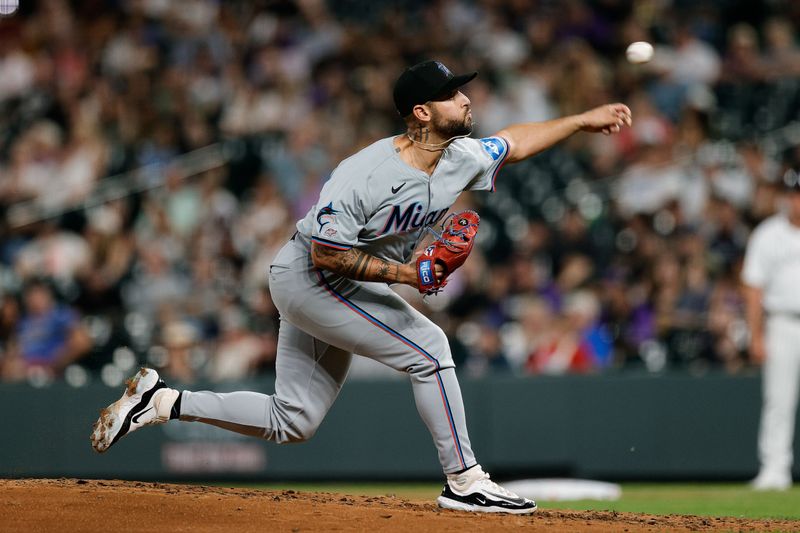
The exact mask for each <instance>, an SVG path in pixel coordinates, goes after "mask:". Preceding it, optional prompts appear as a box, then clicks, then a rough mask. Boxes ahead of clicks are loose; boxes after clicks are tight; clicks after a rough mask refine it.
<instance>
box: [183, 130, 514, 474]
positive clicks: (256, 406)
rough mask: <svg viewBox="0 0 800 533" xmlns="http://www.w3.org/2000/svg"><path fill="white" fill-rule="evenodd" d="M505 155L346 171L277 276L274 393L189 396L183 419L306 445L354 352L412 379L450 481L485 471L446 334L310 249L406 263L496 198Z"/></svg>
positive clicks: (469, 143)
mask: <svg viewBox="0 0 800 533" xmlns="http://www.w3.org/2000/svg"><path fill="white" fill-rule="evenodd" d="M507 155H508V145H507V143H506V141H505V140H503V139H501V138H498V137H490V138H486V139H480V140H475V139H459V140H456V141H455V142H453V143H452V144H451V145H450V146H448V147H447V149H446V150H445V151H444V153H443V155H442V158H441V159H440V161H439V163H438V165H437V167H436V169H435V170H434V172H433V174H432V175H431V176H428V175H427V174H425V173H424V172H422V171H419V170H417V169H415V168H412V167H410V166H408V165H407V164H405V163H404V162H403V161H402V159H400V156H399V154H398V153H397V152H396V151H395V149H394V146H393V140H392V139H391V138H388V139H383V140H380V141H378V142H376V143H374V144H372V145H371V146H368V147H367V148H365V149H364V150H362V151H360V152H358V153H357V154H355V155H354V156H352V157H350V158H348V159H346V160H344V161H343V162H342V163H341V164H340V165H339V166H338V167H337V168H336V170H335V171H334V172H333V174H332V176H331V179H330V180H329V181H328V182H327V183H326V184H325V186H324V187H323V189H322V192H321V194H320V200H319V202H317V205H316V206H315V207H314V208H312V209H311V211H309V213H308V214H307V215H306V217H305V218H304V219H302V220H301V221H299V222H298V224H297V229H298V234H297V236H295V237H294V238H292V240H290V241H289V242H288V243H287V244H286V245H285V246H284V247H283V248H282V249H281V251H280V252H279V253H278V255H277V256H276V257H275V259H274V261H273V264H272V265H271V266H270V274H269V280H270V292H271V294H272V299H273V301H274V303H275V306H276V307H277V308H278V310H279V311H280V313H281V326H280V331H279V334H278V354H277V360H276V377H275V393H274V394H272V395H267V394H260V393H256V392H232V393H227V394H218V393H214V392H209V391H201V392H189V391H184V393H183V395H182V407H181V419H182V420H196V421H202V422H206V423H209V424H213V425H217V426H219V427H223V428H225V429H229V430H232V431H237V432H240V433H244V434H248V435H254V436H258V437H261V438H265V439H268V440H272V441H275V442H297V441H302V440H305V439H307V438H309V437H310V436H311V435H313V434H314V432H315V431H316V429H317V427H318V426H319V425H320V424H321V423H322V420H323V418H324V417H325V414H326V413H327V412H328V410H329V409H330V407H331V406H332V405H333V402H334V400H335V399H336V397H337V396H338V394H339V390H340V389H341V387H342V385H343V384H344V381H345V379H346V377H347V372H348V369H349V367H350V361H351V359H352V357H353V354H354V353H355V354H359V355H363V356H366V357H370V358H373V359H375V360H377V361H380V362H381V363H384V364H386V365H388V366H390V367H391V368H394V369H396V370H398V371H401V372H406V373H408V375H409V377H410V378H411V383H412V387H413V390H414V399H415V402H416V405H417V409H418V411H419V413H420V415H421V417H422V419H423V421H424V422H425V424H426V426H427V427H428V429H429V431H430V432H431V436H432V437H433V441H434V443H435V445H436V448H437V450H438V453H439V461H440V463H441V465H442V469H443V470H444V472H445V473H453V472H458V471H461V470H465V469H467V468H469V467H472V466H473V465H475V464H477V463H476V461H475V456H474V454H473V452H472V449H471V446H470V441H469V437H468V435H467V425H466V416H465V414H464V406H463V402H462V400H461V390H460V387H459V385H458V380H457V378H456V374H455V370H454V364H453V358H452V355H451V353H450V346H449V343H448V339H447V336H446V335H445V333H444V332H443V331H442V330H441V328H439V327H438V326H437V325H436V324H434V323H433V322H431V321H430V320H429V319H428V318H427V317H426V316H424V315H423V314H422V313H420V312H419V311H417V310H416V309H414V308H413V307H412V306H411V305H409V304H408V303H407V302H406V301H405V300H403V299H402V298H401V297H400V296H398V295H397V294H396V293H395V292H394V291H392V290H391V289H390V288H389V287H388V285H386V284H385V283H376V282H361V281H355V280H352V279H348V278H343V277H341V276H337V275H334V274H333V273H331V272H327V271H324V270H321V269H318V268H315V267H314V265H313V262H312V261H311V254H310V241H312V240H313V241H314V242H317V243H319V244H322V245H325V246H330V247H332V248H335V249H339V250H347V249H350V248H352V247H354V246H355V247H357V248H358V249H360V250H363V251H365V252H367V253H369V254H372V255H375V256H377V257H381V258H383V259H387V260H392V261H398V262H407V261H408V260H410V258H411V256H412V254H413V251H414V249H415V247H416V244H417V242H418V241H419V240H420V238H421V237H422V235H423V231H424V228H425V227H426V226H430V225H433V224H435V223H437V222H439V221H440V220H442V219H443V218H444V217H445V215H446V213H447V211H448V209H449V208H450V206H451V205H452V204H453V202H454V201H455V200H456V198H457V197H458V195H459V194H460V193H461V192H462V191H464V190H466V189H473V190H489V189H492V188H493V187H494V179H495V176H496V175H497V172H498V170H499V169H500V167H501V166H502V164H503V162H504V161H505V158H506V157H507ZM376 453H380V451H379V450H376Z"/></svg>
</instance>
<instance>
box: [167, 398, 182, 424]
mask: <svg viewBox="0 0 800 533" xmlns="http://www.w3.org/2000/svg"><path fill="white" fill-rule="evenodd" d="M181 398H183V393H182V392H181V393H179V394H178V399H177V400H175V403H174V404H172V409H171V410H170V412H169V419H170V420H176V419H178V418H180V417H181Z"/></svg>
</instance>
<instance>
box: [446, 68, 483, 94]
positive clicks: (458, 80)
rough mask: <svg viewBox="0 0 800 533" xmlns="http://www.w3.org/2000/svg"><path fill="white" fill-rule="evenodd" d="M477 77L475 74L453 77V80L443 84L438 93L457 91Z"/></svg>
mask: <svg viewBox="0 0 800 533" xmlns="http://www.w3.org/2000/svg"><path fill="white" fill-rule="evenodd" d="M477 75H478V73H477V72H471V73H469V74H460V75H458V76H453V78H452V79H451V80H450V81H448V82H447V83H445V84H444V87H442V89H441V91H439V92H444V91H452V90H453V89H458V88H459V87H461V86H462V85H466V84H467V83H469V82H471V81H472V80H474V79H475V77H476V76H477Z"/></svg>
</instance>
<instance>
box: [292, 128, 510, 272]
mask: <svg viewBox="0 0 800 533" xmlns="http://www.w3.org/2000/svg"><path fill="white" fill-rule="evenodd" d="M507 154H508V147H507V144H506V141H505V140H504V139H502V138H500V137H487V138H485V139H480V140H478V139H466V138H465V139H456V140H455V141H453V142H452V143H451V144H450V146H448V147H447V149H445V150H444V153H443V154H442V157H441V159H440V160H439V163H438V165H437V166H436V169H435V170H434V172H433V174H432V175H431V176H428V175H427V174H426V173H424V172H423V171H421V170H419V169H416V168H413V167H411V166H409V165H408V164H406V163H405V162H404V161H403V160H402V159H401V158H400V154H399V153H397V151H396V150H395V148H394V139H393V138H392V137H390V138H387V139H381V140H380V141H378V142H376V143H374V144H372V145H370V146H368V147H367V148H365V149H363V150H361V151H360V152H358V153H357V154H355V155H353V156H352V157H349V158H347V159H345V160H344V161H342V163H341V164H340V165H339V166H338V167H337V168H336V170H334V171H333V174H332V175H331V179H330V180H329V181H328V182H327V183H326V184H325V186H324V187H323V188H322V192H321V193H320V198H319V202H317V205H316V206H314V207H313V208H312V209H311V210H310V211H309V212H308V214H307V215H306V216H305V218H303V219H302V220H301V221H299V222H298V223H297V230H298V231H299V232H300V233H301V234H303V235H304V236H306V237H308V238H310V239H312V240H313V241H314V242H317V243H318V244H323V245H326V246H331V247H333V248H337V249H341V250H346V249H348V248H351V247H353V246H355V247H357V248H358V249H359V250H362V251H364V252H366V253H368V254H370V255H374V256H376V257H380V258H381V259H388V260H392V261H396V262H400V263H406V262H408V261H409V260H410V259H411V256H412V254H413V252H414V250H415V249H416V247H417V243H418V242H419V241H420V239H421V238H422V237H423V235H424V228H425V227H426V226H432V225H434V224H436V223H438V222H440V221H441V220H442V219H443V218H444V216H445V214H446V213H447V211H448V210H449V209H450V206H451V205H453V202H455V201H456V198H458V195H459V194H461V192H463V191H464V190H491V189H493V187H494V179H495V176H496V175H497V172H498V170H499V169H500V167H501V166H502V164H503V162H504V161H505V157H506V155H507Z"/></svg>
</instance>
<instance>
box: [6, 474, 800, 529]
mask: <svg viewBox="0 0 800 533" xmlns="http://www.w3.org/2000/svg"><path fill="white" fill-rule="evenodd" d="M0 530H2V531H3V532H25V533H28V532H39V531H53V532H58V533H68V532H73V531H80V532H96V531H132V532H134V531H135V532H144V531H162V532H167V533H173V532H179V531H191V532H209V533H227V532H231V533H250V532H253V533H255V532H258V533H263V532H265V531H290V532H301V531H415V532H424V531H437V532H438V531H454V532H455V531H457V532H459V533H463V532H464V531H512V530H513V531H518V530H524V531H547V532H567V531H569V532H575V531H590V532H597V533H599V532H606V531H613V532H630V533H633V532H639V531H800V521H790V520H750V519H738V518H707V517H697V516H678V515H671V516H653V515H641V514H631V513H616V512H600V511H556V510H546V511H544V510H540V511H538V512H537V513H536V514H534V515H530V516H509V515H475V514H470V513H462V512H457V511H445V510H441V509H439V508H438V507H436V505H435V504H434V503H433V502H429V501H409V500H404V499H401V498H396V497H393V496H345V495H341V494H330V493H312V492H295V491H291V490H284V491H264V490H251V489H230V488H220V487H204V486H192V485H173V484H164V483H147V482H138V481H102V480H83V479H17V480H0Z"/></svg>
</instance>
